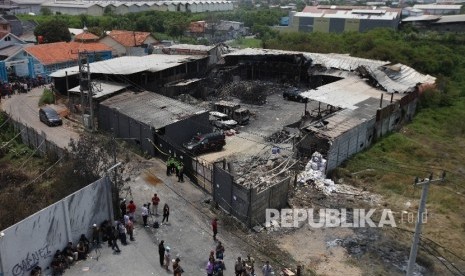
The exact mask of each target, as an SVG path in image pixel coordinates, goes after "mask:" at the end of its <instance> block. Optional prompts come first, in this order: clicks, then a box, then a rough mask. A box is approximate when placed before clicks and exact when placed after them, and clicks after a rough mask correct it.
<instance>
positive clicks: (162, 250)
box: [158, 240, 184, 276]
mask: <svg viewBox="0 0 465 276" xmlns="http://www.w3.org/2000/svg"><path fill="white" fill-rule="evenodd" d="M170 250H171V249H170V247H169V246H165V241H163V240H162V241H160V243H159V244H158V254H159V257H160V266H161V267H163V268H164V269H166V271H170V264H171V262H173V264H172V269H173V275H174V276H181V275H182V273H183V272H184V269H183V268H182V266H181V259H180V258H179V257H177V258H176V259H174V260H173V261H171V252H170Z"/></svg>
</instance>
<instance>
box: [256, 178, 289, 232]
mask: <svg viewBox="0 0 465 276" xmlns="http://www.w3.org/2000/svg"><path fill="white" fill-rule="evenodd" d="M290 181H291V178H290V177H287V178H284V179H283V180H281V181H280V182H278V183H276V184H274V185H273V186H270V187H267V188H266V189H264V190H261V191H260V192H259V191H258V190H257V189H252V190H251V197H250V198H251V206H250V208H251V212H250V218H249V220H250V223H249V225H250V226H254V225H259V224H263V223H264V222H265V220H266V209H278V210H280V209H282V208H285V207H287V206H288V204H287V199H288V192H289V184H290Z"/></svg>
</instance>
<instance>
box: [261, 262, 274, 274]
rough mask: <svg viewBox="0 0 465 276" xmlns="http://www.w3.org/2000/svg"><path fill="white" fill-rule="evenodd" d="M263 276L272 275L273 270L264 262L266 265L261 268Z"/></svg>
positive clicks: (268, 263)
mask: <svg viewBox="0 0 465 276" xmlns="http://www.w3.org/2000/svg"><path fill="white" fill-rule="evenodd" d="M262 272H263V276H271V275H273V268H272V267H271V265H270V262H269V261H266V264H265V265H264V266H263V268H262Z"/></svg>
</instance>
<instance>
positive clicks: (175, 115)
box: [101, 91, 207, 129]
mask: <svg viewBox="0 0 465 276" xmlns="http://www.w3.org/2000/svg"><path fill="white" fill-rule="evenodd" d="M101 105H104V106H107V107H109V108H112V109H116V110H118V111H119V112H120V113H122V114H124V115H126V116H128V117H131V118H133V119H135V120H137V121H140V122H143V123H145V124H147V125H149V126H153V127H154V128H155V129H159V128H162V127H165V126H167V125H170V124H173V123H175V122H177V121H180V120H183V119H186V118H189V117H192V116H194V115H196V114H201V113H205V112H207V110H205V109H200V108H198V107H196V106H192V105H188V104H185V103H182V102H180V101H177V100H174V99H171V98H168V97H165V96H162V95H160V94H157V93H154V92H148V91H144V92H141V93H134V92H124V93H122V94H120V95H117V96H114V97H111V98H109V99H107V100H105V101H103V102H102V103H101Z"/></svg>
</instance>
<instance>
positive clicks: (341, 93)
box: [300, 77, 400, 110]
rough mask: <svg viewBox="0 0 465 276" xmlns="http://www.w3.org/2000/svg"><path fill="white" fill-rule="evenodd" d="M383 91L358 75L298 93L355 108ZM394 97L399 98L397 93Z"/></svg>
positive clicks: (326, 102)
mask: <svg viewBox="0 0 465 276" xmlns="http://www.w3.org/2000/svg"><path fill="white" fill-rule="evenodd" d="M382 93H383V92H382V91H380V90H379V89H376V88H374V87H372V86H370V85H369V84H367V83H366V82H365V81H364V80H362V79H360V78H358V77H348V78H345V79H342V80H338V81H335V82H332V83H329V84H326V85H323V86H320V87H318V88H316V89H312V90H309V91H305V92H303V93H302V94H300V95H301V96H302V97H305V98H308V99H310V100H314V101H319V102H322V103H325V104H330V105H332V106H335V107H341V108H346V109H352V110H354V109H357V108H359V107H358V106H357V105H358V104H359V103H360V102H363V101H365V100H367V99H369V98H381V94H382ZM396 98H399V99H400V96H399V95H396Z"/></svg>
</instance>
